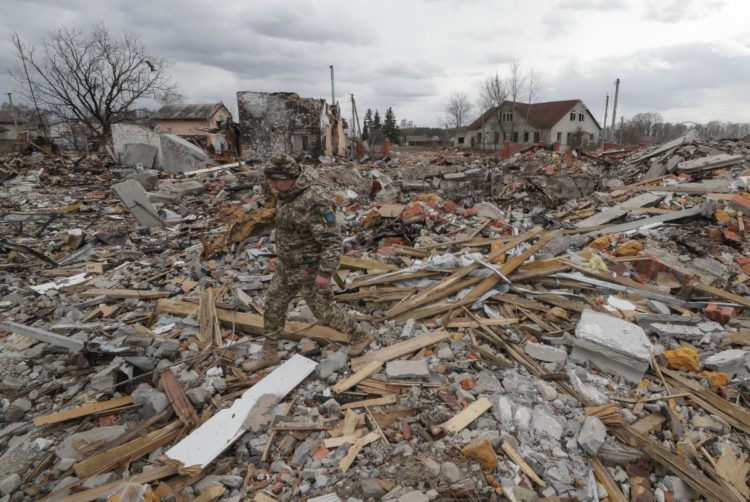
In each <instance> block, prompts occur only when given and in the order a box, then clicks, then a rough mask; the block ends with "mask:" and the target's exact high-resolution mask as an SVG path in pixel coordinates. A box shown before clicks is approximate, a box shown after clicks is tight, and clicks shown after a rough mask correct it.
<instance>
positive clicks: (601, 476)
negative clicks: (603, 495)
mask: <svg viewBox="0 0 750 502" xmlns="http://www.w3.org/2000/svg"><path fill="white" fill-rule="evenodd" d="M591 468H592V469H593V470H594V476H596V479H597V481H599V483H601V484H602V486H603V487H604V489H605V490H607V498H608V499H609V500H610V501H611V502H627V499H626V498H625V494H624V493H622V490H620V486H619V485H618V484H617V483H616V482H615V480H614V479H612V476H611V475H610V474H609V471H608V470H607V468H606V467H604V465H603V464H602V463H601V462H600V461H599V459H598V458H592V459H591Z"/></svg>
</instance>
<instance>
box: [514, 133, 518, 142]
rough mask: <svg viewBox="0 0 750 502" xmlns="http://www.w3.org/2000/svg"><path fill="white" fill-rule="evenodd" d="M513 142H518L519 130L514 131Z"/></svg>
mask: <svg viewBox="0 0 750 502" xmlns="http://www.w3.org/2000/svg"><path fill="white" fill-rule="evenodd" d="M513 143H518V131H516V132H514V133H513Z"/></svg>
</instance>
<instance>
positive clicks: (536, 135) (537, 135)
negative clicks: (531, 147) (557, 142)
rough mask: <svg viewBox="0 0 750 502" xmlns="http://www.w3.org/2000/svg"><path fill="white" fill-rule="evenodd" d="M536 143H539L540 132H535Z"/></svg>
mask: <svg viewBox="0 0 750 502" xmlns="http://www.w3.org/2000/svg"><path fill="white" fill-rule="evenodd" d="M534 143H539V131H535V132H534Z"/></svg>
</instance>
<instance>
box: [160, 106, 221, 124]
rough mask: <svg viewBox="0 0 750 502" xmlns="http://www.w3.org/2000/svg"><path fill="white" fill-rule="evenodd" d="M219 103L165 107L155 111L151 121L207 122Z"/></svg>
mask: <svg viewBox="0 0 750 502" xmlns="http://www.w3.org/2000/svg"><path fill="white" fill-rule="evenodd" d="M218 106H221V103H211V104H207V105H195V104H194V105H165V106H162V107H161V108H159V109H158V110H156V111H155V112H154V113H153V115H151V118H152V119H156V120H208V119H209V118H210V117H211V112H212V111H213V110H214V109H215V108H216V107H218Z"/></svg>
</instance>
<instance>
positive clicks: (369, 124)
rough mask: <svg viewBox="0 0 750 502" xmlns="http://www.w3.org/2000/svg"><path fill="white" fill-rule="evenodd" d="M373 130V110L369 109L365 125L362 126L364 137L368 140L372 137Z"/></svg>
mask: <svg viewBox="0 0 750 502" xmlns="http://www.w3.org/2000/svg"><path fill="white" fill-rule="evenodd" d="M371 130H372V110H371V109H369V108H368V109H367V112H366V113H365V120H364V127H363V128H362V139H363V140H365V141H367V140H369V139H370V131H371Z"/></svg>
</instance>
